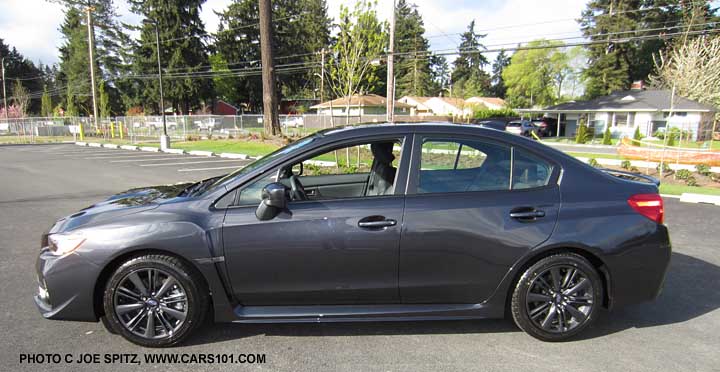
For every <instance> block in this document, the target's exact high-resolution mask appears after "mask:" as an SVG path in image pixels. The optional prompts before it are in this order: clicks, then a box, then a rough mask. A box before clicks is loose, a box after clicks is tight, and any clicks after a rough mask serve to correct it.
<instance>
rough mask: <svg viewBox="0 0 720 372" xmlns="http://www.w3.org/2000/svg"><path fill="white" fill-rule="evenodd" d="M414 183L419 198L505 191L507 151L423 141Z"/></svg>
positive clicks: (491, 146)
mask: <svg viewBox="0 0 720 372" xmlns="http://www.w3.org/2000/svg"><path fill="white" fill-rule="evenodd" d="M418 181H419V182H418V190H417V192H418V193H420V194H424V193H444V192H466V191H490V190H508V189H509V188H510V148H509V147H505V146H500V145H496V144H492V143H487V142H480V141H464V140H463V141H461V140H439V139H438V140H435V139H428V140H425V142H423V145H422V153H421V155H420V176H419V180H418Z"/></svg>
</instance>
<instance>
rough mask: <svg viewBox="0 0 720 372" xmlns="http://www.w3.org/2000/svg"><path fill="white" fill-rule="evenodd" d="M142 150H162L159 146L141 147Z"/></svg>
mask: <svg viewBox="0 0 720 372" xmlns="http://www.w3.org/2000/svg"><path fill="white" fill-rule="evenodd" d="M140 151H147V152H160V148H158V147H141V148H140Z"/></svg>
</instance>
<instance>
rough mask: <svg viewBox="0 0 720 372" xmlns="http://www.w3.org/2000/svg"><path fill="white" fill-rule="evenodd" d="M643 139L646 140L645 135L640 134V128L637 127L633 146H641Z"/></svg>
mask: <svg viewBox="0 0 720 372" xmlns="http://www.w3.org/2000/svg"><path fill="white" fill-rule="evenodd" d="M643 138H644V137H643V135H642V134H640V127H636V128H635V134H633V140H634V141H633V142H632V144H633V146H640V141H642V139H643Z"/></svg>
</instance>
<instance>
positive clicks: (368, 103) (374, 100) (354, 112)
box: [310, 94, 411, 116]
mask: <svg viewBox="0 0 720 372" xmlns="http://www.w3.org/2000/svg"><path fill="white" fill-rule="evenodd" d="M394 107H395V109H394V113H395V114H396V115H408V114H410V108H411V106H410V105H408V104H406V103H403V102H399V101H395V105H394ZM310 109H313V110H317V113H318V114H320V115H330V114H331V113H332V115H333V116H343V115H349V116H365V115H385V114H386V113H387V100H386V99H385V97H383V96H379V95H377V94H366V95H354V96H351V97H350V99H349V100H348V98H347V97H341V98H337V99H334V100H332V101H326V102H322V103H320V104H317V105H315V106H310ZM348 110H349V114H348Z"/></svg>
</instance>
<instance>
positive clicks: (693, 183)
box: [685, 176, 698, 186]
mask: <svg viewBox="0 0 720 372" xmlns="http://www.w3.org/2000/svg"><path fill="white" fill-rule="evenodd" d="M685 184H686V185H688V186H698V183H697V180H696V179H695V177H694V176H690V177H688V178H687V179H685Z"/></svg>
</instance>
